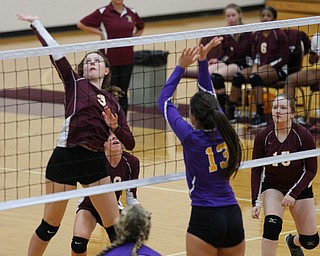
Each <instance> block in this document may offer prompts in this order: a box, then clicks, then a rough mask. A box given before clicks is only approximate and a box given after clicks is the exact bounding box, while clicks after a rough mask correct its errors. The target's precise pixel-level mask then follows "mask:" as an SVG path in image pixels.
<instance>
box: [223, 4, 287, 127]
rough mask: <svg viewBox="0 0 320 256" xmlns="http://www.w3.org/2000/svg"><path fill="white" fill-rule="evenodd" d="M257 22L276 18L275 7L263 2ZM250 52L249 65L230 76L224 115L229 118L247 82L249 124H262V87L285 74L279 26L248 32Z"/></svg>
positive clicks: (284, 50) (283, 38) (282, 35)
mask: <svg viewBox="0 0 320 256" xmlns="http://www.w3.org/2000/svg"><path fill="white" fill-rule="evenodd" d="M260 19H261V22H268V21H274V20H276V19H277V11H276V10H275V9H274V8H272V7H270V6H264V7H263V8H262V9H261V10H260ZM251 56H252V59H253V60H254V63H253V66H252V67H251V68H247V69H244V70H242V71H241V72H239V73H235V74H234V77H233V80H232V89H231V94H230V97H229V100H230V102H229V104H230V105H229V110H228V117H229V119H231V120H232V117H233V116H234V110H235V104H236V102H237V97H238V95H239V91H240V89H241V86H242V84H244V83H246V82H250V84H251V87H252V90H253V95H254V98H255V103H256V109H257V112H256V115H255V116H254V117H251V118H250V123H249V125H250V126H251V127H262V126H266V125H267V122H266V118H265V114H264V100H263V87H264V86H269V85H270V84H274V83H276V82H277V81H279V80H282V81H284V80H285V79H286V77H287V74H288V70H287V69H288V66H287V63H288V61H289V50H288V39H287V36H286V34H285V32H283V31H282V30H280V29H270V30H264V31H257V32H254V33H253V34H252V36H251Z"/></svg>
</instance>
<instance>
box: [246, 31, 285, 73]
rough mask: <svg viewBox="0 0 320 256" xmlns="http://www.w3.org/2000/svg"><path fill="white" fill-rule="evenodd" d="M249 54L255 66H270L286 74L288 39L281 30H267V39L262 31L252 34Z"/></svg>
mask: <svg viewBox="0 0 320 256" xmlns="http://www.w3.org/2000/svg"><path fill="white" fill-rule="evenodd" d="M251 54H252V58H253V60H254V63H255V64H257V65H259V66H263V65H268V64H270V65H271V66H272V67H273V68H274V69H282V70H283V71H284V72H285V73H287V63H288V61H289V51H288V39H287V36H286V34H285V33H284V32H283V31H282V30H280V29H273V30H269V34H268V36H267V37H265V36H264V34H263V31H258V32H255V33H253V34H252V40H251Z"/></svg>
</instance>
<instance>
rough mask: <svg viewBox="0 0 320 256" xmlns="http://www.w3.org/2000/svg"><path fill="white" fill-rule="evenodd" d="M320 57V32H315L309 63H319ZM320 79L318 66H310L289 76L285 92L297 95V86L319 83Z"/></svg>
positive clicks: (291, 95)
mask: <svg viewBox="0 0 320 256" xmlns="http://www.w3.org/2000/svg"><path fill="white" fill-rule="evenodd" d="M319 57H320V33H317V34H315V35H314V36H313V37H312V40H311V49H310V51H309V63H310V64H311V65H313V64H316V63H318V61H319ZM319 80H320V69H319V67H318V66H315V67H314V68H311V67H310V66H308V67H307V68H305V69H302V70H300V71H298V72H296V73H293V74H291V75H289V76H288V77H287V80H286V83H285V88H284V92H285V93H287V94H288V96H290V97H293V98H294V97H295V87H296V86H313V85H318V83H319Z"/></svg>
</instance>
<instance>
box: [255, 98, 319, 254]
mask: <svg viewBox="0 0 320 256" xmlns="http://www.w3.org/2000/svg"><path fill="white" fill-rule="evenodd" d="M294 113H295V101H294V99H292V98H290V97H288V96H287V95H285V94H280V95H278V96H277V97H276V98H275V99H274V101H273V106H272V118H273V123H271V124H270V125H269V126H267V127H266V128H264V129H263V130H262V131H260V132H259V133H258V134H257V136H256V138H255V141H254V147H253V153H252V159H260V158H264V157H271V156H279V155H284V154H289V153H294V152H299V151H304V150H310V149H315V148H316V145H315V141H314V139H313V137H312V135H311V134H310V132H309V131H308V130H307V128H305V127H304V126H302V125H299V124H296V123H294V122H293V118H294ZM316 173H317V158H316V157H310V158H305V159H301V160H295V161H284V162H281V163H275V164H272V165H266V166H261V167H255V168H252V171H251V191H252V206H253V208H252V217H253V218H254V219H257V218H259V215H260V209H261V205H260V197H261V198H262V205H263V208H264V214H265V218H264V228H263V236H262V237H263V238H262V244H261V251H262V254H261V255H263V256H265V255H268V256H272V255H276V251H277V245H278V239H279V234H280V232H281V230H282V222H283V221H282V219H283V214H284V211H285V209H286V208H289V210H290V213H291V215H292V217H293V220H294V222H295V225H296V228H297V232H298V234H296V235H294V236H293V235H291V234H289V235H287V236H286V238H285V240H286V243H287V245H288V247H289V249H290V252H291V255H294V256H295V255H297V256H303V255H304V254H303V251H302V249H301V247H303V248H305V249H307V250H311V249H314V248H315V247H316V246H317V245H318V243H319V235H318V232H317V223H316V212H315V206H314V197H313V192H312V180H313V178H314V177H315V175H316Z"/></svg>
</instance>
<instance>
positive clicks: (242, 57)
mask: <svg viewBox="0 0 320 256" xmlns="http://www.w3.org/2000/svg"><path fill="white" fill-rule="evenodd" d="M250 43H251V32H248V33H241V34H236V35H225V36H224V37H223V41H222V42H221V44H222V48H223V51H224V57H223V60H224V61H225V62H226V63H227V64H231V63H235V64H237V65H238V66H239V67H248V66H252V58H251V45H250Z"/></svg>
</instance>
